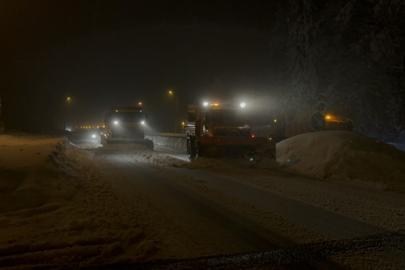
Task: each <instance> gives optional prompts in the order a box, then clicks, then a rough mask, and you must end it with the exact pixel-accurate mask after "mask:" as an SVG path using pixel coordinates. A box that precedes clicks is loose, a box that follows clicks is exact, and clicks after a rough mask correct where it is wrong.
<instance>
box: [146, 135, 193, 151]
mask: <svg viewBox="0 0 405 270" xmlns="http://www.w3.org/2000/svg"><path fill="white" fill-rule="evenodd" d="M146 138H148V139H151V140H153V143H154V144H155V145H159V146H164V147H170V148H173V149H178V150H184V151H186V150H187V138H186V137H185V135H181V137H179V136H178V135H177V136H174V135H167V136H160V135H148V136H146Z"/></svg>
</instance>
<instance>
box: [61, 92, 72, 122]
mask: <svg viewBox="0 0 405 270" xmlns="http://www.w3.org/2000/svg"><path fill="white" fill-rule="evenodd" d="M71 101H72V99H71V98H70V97H67V98H66V106H65V107H66V108H65V113H64V121H63V130H66V117H67V113H68V109H67V106H68V104H69V103H70V102H71Z"/></svg>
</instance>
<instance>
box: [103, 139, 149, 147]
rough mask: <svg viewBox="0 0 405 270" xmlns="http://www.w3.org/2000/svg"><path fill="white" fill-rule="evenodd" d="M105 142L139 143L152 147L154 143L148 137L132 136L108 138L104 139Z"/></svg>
mask: <svg viewBox="0 0 405 270" xmlns="http://www.w3.org/2000/svg"><path fill="white" fill-rule="evenodd" d="M106 143H107V144H141V145H145V146H147V147H149V148H150V149H153V147H154V144H153V141H152V140H149V139H134V138H108V139H106Z"/></svg>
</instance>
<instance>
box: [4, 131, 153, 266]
mask: <svg viewBox="0 0 405 270" xmlns="http://www.w3.org/2000/svg"><path fill="white" fill-rule="evenodd" d="M0 146H1V151H0V254H1V256H0V267H9V268H12V269H14V268H17V269H20V268H24V269H30V268H38V267H41V266H42V267H48V268H57V267H59V266H61V265H63V266H64V267H66V266H70V267H72V268H78V267H84V266H90V265H91V266H96V265H105V264H108V263H113V262H115V261H116V260H119V261H120V262H123V261H124V262H125V261H126V260H127V259H128V258H130V259H131V261H143V260H146V259H147V258H149V256H150V254H151V253H153V246H151V245H149V244H148V243H147V242H146V241H145V236H144V233H143V230H142V229H141V228H140V227H138V226H137V221H136V217H135V216H134V215H133V214H131V211H130V209H126V206H125V204H122V203H120V202H119V198H118V197H117V195H116V194H115V193H114V192H113V191H112V189H111V188H110V187H109V185H108V184H107V183H105V182H103V181H102V180H101V178H100V176H99V175H98V172H97V171H96V170H95V167H94V164H92V163H91V156H89V155H90V154H91V153H89V152H84V151H82V150H79V149H77V148H76V147H74V146H73V145H71V144H70V143H68V142H67V140H66V139H63V138H57V137H43V136H42V137H41V136H29V135H24V136H9V135H1V136H0ZM14 266H15V267H14Z"/></svg>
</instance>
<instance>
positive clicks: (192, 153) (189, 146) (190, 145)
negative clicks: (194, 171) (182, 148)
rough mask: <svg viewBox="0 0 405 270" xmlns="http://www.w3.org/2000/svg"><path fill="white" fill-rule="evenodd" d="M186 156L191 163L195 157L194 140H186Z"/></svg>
mask: <svg viewBox="0 0 405 270" xmlns="http://www.w3.org/2000/svg"><path fill="white" fill-rule="evenodd" d="M187 155H188V158H189V159H190V160H191V161H194V160H195V159H196V157H197V146H196V143H195V139H194V138H190V137H189V138H187Z"/></svg>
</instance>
